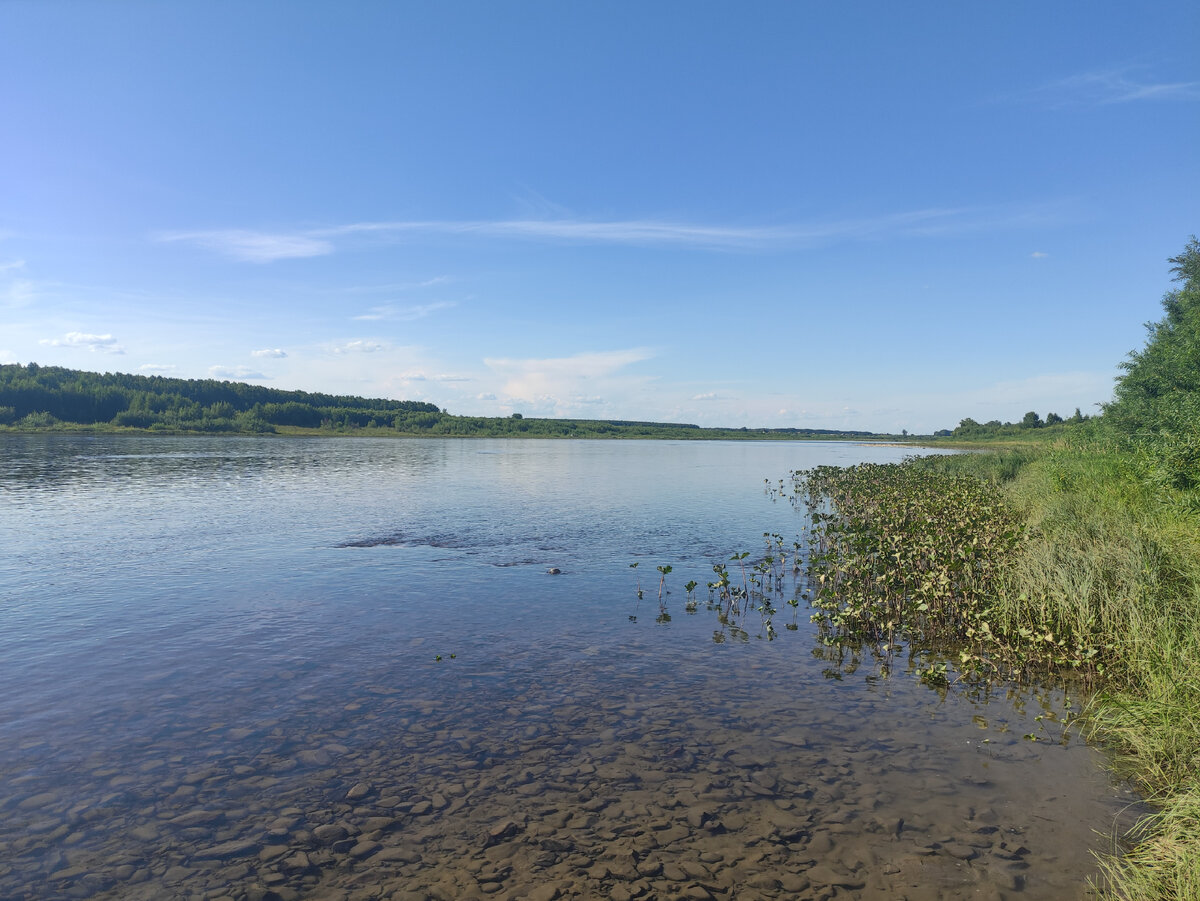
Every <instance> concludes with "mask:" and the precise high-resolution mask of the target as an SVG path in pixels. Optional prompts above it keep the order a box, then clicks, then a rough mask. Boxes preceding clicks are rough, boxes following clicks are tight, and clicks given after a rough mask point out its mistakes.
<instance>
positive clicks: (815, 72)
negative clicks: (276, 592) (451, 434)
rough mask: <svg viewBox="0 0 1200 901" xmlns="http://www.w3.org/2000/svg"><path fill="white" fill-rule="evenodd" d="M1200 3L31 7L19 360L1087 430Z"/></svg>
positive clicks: (1185, 113) (1188, 67)
mask: <svg viewBox="0 0 1200 901" xmlns="http://www.w3.org/2000/svg"><path fill="white" fill-rule="evenodd" d="M1198 38H1200V4H1196V3H1195V2H1194V0H1187V2H1164V3H1150V4H1138V5H1136V6H1135V5H1133V4H1128V3H1105V2H1100V3H1087V4H1084V3H1060V4H1046V3H1005V4H978V3H960V4H948V3H914V4H897V3H882V2H876V3H838V4H829V3H821V4H818V3H807V2H789V3H782V2H759V3H749V4H746V3H737V4H735V3H705V2H653V3H633V2H628V3H619V2H605V3H600V2H560V0H554V2H532V0H521V2H515V0H514V2H508V3H504V2H491V0H489V2H442V3H436V4H435V3H418V2H408V3H405V2H356V3H350V4H342V3H333V2H323V3H314V2H298V0H291V2H255V3H243V2H220V0H218V2H213V0H204V2H199V0H197V2H192V0H175V2H170V3H161V2H135V0H123V2H104V0H89V2H58V0H38V2H23V0H7V2H5V3H3V4H0V84H2V85H3V90H0V122H3V125H4V128H3V132H2V134H3V139H2V140H0V362H29V361H36V362H39V363H42V364H54V365H62V366H69V367H73V368H80V369H89V370H99V371H105V370H108V371H123V372H141V373H162V374H169V375H174V376H179V377H185V378H207V377H216V378H231V379H239V380H246V381H256V382H260V383H261V384H265V385H269V386H272V387H278V388H286V389H294V388H300V389H305V390H311V391H329V392H336V393H351V394H363V395H369V396H384V397H396V398H407V399H417V400H427V401H432V402H434V403H436V404H438V405H439V406H442V407H444V408H446V409H448V410H449V411H450V412H453V413H470V414H482V415H507V414H509V413H512V412H521V413H523V414H525V415H527V416H531V415H547V416H571V417H584V418H622V419H654V420H666V421H682V422H694V423H699V424H702V425H728V426H742V425H748V426H801V427H814V428H855V429H870V430H877V431H899V430H900V429H908V430H910V431H916V432H922V431H931V430H934V429H938V428H945V427H953V426H954V425H956V424H957V422H958V421H959V420H960V419H961V418H963V417H966V416H970V417H973V418H975V419H978V420H981V421H985V420H989V419H993V418H995V419H1002V420H1019V419H1020V418H1021V416H1022V415H1023V414H1024V413H1025V412H1026V411H1027V410H1031V409H1032V410H1036V411H1038V412H1039V413H1041V414H1042V415H1045V413H1046V412H1048V411H1051V410H1053V411H1055V412H1059V413H1061V414H1062V415H1069V414H1070V413H1071V412H1072V411H1073V410H1074V408H1075V407H1080V408H1082V409H1083V411H1084V412H1085V413H1086V412H1094V411H1095V406H1094V405H1095V404H1096V403H1097V402H1100V401H1104V400H1106V399H1108V397H1109V396H1110V392H1111V386H1112V379H1113V377H1114V375H1116V373H1117V364H1118V363H1119V362H1120V361H1121V359H1123V358H1124V356H1125V354H1126V353H1127V352H1128V351H1130V350H1131V349H1133V348H1135V347H1137V346H1139V345H1140V344H1141V343H1142V340H1143V336H1144V332H1143V329H1142V324H1143V323H1144V322H1146V321H1147V320H1150V319H1155V318H1157V317H1158V315H1159V313H1160V310H1159V306H1158V303H1159V299H1160V298H1161V296H1162V294H1163V292H1164V291H1165V290H1166V289H1167V288H1168V287H1169V286H1170V282H1169V273H1168V265H1167V263H1166V258H1167V257H1170V256H1174V255H1175V254H1177V253H1179V252H1180V250H1182V248H1183V246H1184V244H1185V243H1186V242H1187V240H1188V237H1189V236H1190V235H1192V234H1194V233H1197V232H1200V221H1198V220H1200V216H1198V215H1197V213H1198V211H1200V190H1198V189H1200V164H1198V162H1197V160H1200V151H1198V150H1197V148H1198V147H1200V56H1198V55H1197V54H1196V53H1195V46H1196V44H1197V39H1198Z"/></svg>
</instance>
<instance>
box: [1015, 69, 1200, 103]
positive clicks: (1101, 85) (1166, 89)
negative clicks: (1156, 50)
mask: <svg viewBox="0 0 1200 901" xmlns="http://www.w3.org/2000/svg"><path fill="white" fill-rule="evenodd" d="M1021 96H1022V97H1024V98H1026V99H1030V100H1034V101H1037V102H1040V103H1045V104H1047V105H1050V106H1055V107H1059V106H1068V105H1072V104H1083V105H1089V106H1105V105H1108V104H1114V103H1134V102H1137V101H1141V100H1182V101H1188V100H1193V101H1194V100H1200V81H1152V80H1149V79H1145V78H1140V77H1139V76H1138V75H1137V74H1136V73H1135V71H1134V70H1133V69H1132V68H1130V67H1124V68H1117V69H1106V70H1100V71H1095V72H1082V73H1080V74H1078V75H1072V76H1070V77H1068V78H1063V79H1060V80H1059V81H1053V82H1050V83H1049V84H1044V85H1041V86H1039V87H1036V88H1034V89H1033V90H1031V91H1028V92H1026V93H1025V94H1024V95H1021Z"/></svg>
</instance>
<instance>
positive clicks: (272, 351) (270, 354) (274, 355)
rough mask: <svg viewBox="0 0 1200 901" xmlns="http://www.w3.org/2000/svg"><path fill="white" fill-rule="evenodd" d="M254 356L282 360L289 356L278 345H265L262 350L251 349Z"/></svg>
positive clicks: (251, 354)
mask: <svg viewBox="0 0 1200 901" xmlns="http://www.w3.org/2000/svg"><path fill="white" fill-rule="evenodd" d="M250 356H252V357H262V358H265V359H272V360H282V359H283V358H284V357H286V356H287V353H285V352H284V351H282V350H280V349H279V348H278V347H265V348H263V349H262V350H252V351H250Z"/></svg>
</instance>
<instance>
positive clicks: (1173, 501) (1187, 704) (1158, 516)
mask: <svg viewBox="0 0 1200 901" xmlns="http://www.w3.org/2000/svg"><path fill="white" fill-rule="evenodd" d="M976 446H977V448H979V446H985V445H976ZM905 465H906V467H907V468H910V469H912V470H916V471H919V473H922V474H923V477H928V479H929V482H928V486H929V487H928V488H926V491H928V494H929V495H930V498H934V497H935V495H936V494H937V493H944V491H946V489H947V487H946V486H948V485H952V483H953V482H950V481H946V480H956V479H960V477H962V476H974V477H976V479H978V480H982V482H984V483H986V485H990V486H992V491H994V492H995V494H996V497H997V498H998V499H1000V500H1001V501H1002V503H1003V505H1004V507H1006V509H1007V510H1009V511H1012V512H1013V513H1014V515H1015V516H1016V517H1018V518H1019V521H1020V522H1021V523H1024V525H1025V529H1024V533H1022V537H1021V541H1020V542H1019V545H1018V546H1016V547H1015V548H1014V549H1013V551H1012V552H1010V553H1008V554H1007V555H1006V557H1004V558H1003V560H1002V565H998V566H992V565H991V564H989V566H991V569H988V570H985V569H984V567H983V566H976V570H974V571H976V572H978V573H984V575H986V576H988V578H986V579H983V578H979V579H977V581H976V582H974V583H973V584H970V585H967V584H966V581H965V579H962V578H960V579H959V581H958V583H955V584H959V585H965V587H966V593H965V594H962V599H959V600H956V602H955V605H954V606H953V607H952V611H953V615H954V617H955V618H956V619H958V620H959V623H960V624H964V623H965V624H966V626H964V627H971V629H973V630H974V632H973V636H977V635H978V630H979V627H980V626H979V623H980V621H985V623H986V625H988V632H989V633H990V635H989V643H988V644H986V647H984V645H978V656H979V659H980V660H983V661H991V662H992V663H1004V665H1008V671H1009V672H1010V673H1014V674H1016V675H1018V677H1019V675H1020V674H1021V672H1022V671H1024V672H1025V673H1028V674H1036V673H1037V672H1040V671H1048V669H1058V671H1062V669H1067V671H1073V672H1075V673H1079V674H1082V675H1084V677H1086V678H1087V679H1088V680H1090V681H1091V684H1092V685H1093V687H1094V692H1093V695H1092V699H1091V702H1090V704H1088V708H1087V710H1086V716H1085V721H1086V723H1087V727H1088V731H1090V735H1091V738H1092V739H1093V740H1096V741H1098V743H1100V744H1103V745H1104V746H1105V747H1106V749H1108V750H1110V752H1111V755H1112V759H1114V761H1115V765H1116V768H1117V770H1118V773H1120V774H1121V775H1122V776H1124V777H1128V779H1129V780H1130V781H1132V782H1133V783H1134V785H1136V787H1138V788H1139V789H1140V792H1141V793H1142V794H1144V797H1145V798H1146V799H1147V800H1150V803H1152V804H1153V805H1156V806H1157V809H1158V810H1157V813H1154V815H1153V816H1151V817H1148V818H1146V819H1145V821H1144V822H1142V823H1141V824H1140V825H1139V827H1138V829H1136V830H1135V831H1134V833H1133V835H1132V836H1130V840H1132V842H1133V843H1132V847H1129V848H1128V849H1127V853H1115V854H1114V855H1111V857H1109V858H1106V859H1105V860H1103V861H1102V869H1103V873H1104V876H1103V877H1102V883H1103V884H1102V885H1099V887H1098V889H1099V890H1100V893H1102V894H1103V896H1105V897H1110V899H1126V900H1129V901H1144V900H1145V901H1150V900H1151V899H1153V900H1160V901H1166V900H1168V899H1171V900H1175V899H1200V519H1198V515H1196V512H1195V511H1196V510H1198V509H1200V504H1198V500H1200V498H1198V497H1196V492H1195V489H1181V488H1177V487H1172V486H1170V485H1164V482H1163V480H1160V479H1156V477H1154V469H1153V467H1148V465H1147V463H1146V459H1145V458H1144V457H1142V456H1141V455H1140V453H1139V452H1138V449H1136V446H1134V445H1132V444H1129V443H1126V442H1120V440H1105V439H1104V436H1103V434H1102V433H1098V432H1094V431H1092V430H1088V428H1080V430H1075V431H1073V432H1069V433H1068V434H1067V436H1064V437H1061V438H1060V439H1058V440H1056V442H1054V443H1049V444H1040V443H1038V444H1034V443H1025V444H1021V445H1018V446H1013V448H1004V449H995V446H994V445H990V446H989V449H988V450H984V451H983V452H977V453H964V455H955V456H942V457H924V458H920V459H917V461H913V462H911V463H907V464H905ZM919 481H920V480H919V479H917V480H916V482H914V483H919ZM872 491H874V489H872ZM918 497H919V492H918ZM964 497H966V495H964ZM970 497H972V498H976V499H974V500H970V501H968V503H970V504H971V505H977V506H978V509H979V510H986V506H988V504H989V503H990V501H986V495H984V494H980V495H976V494H972V495H970ZM922 503H925V504H926V505H925V506H924V507H922V510H923V511H926V512H929V511H935V510H936V504H938V503H941V501H940V500H935V499H930V500H929V501H928V503H926V501H922ZM890 506H892V507H893V509H894V507H895V504H894V503H892V504H890ZM847 509H850V507H847ZM968 512H971V510H968ZM971 517H972V519H973V522H976V525H977V528H978V529H980V530H982V531H986V530H988V529H994V528H995V523H997V522H1004V521H1003V518H1000V519H997V518H996V517H994V516H992V515H991V513H985V515H979V516H977V515H976V513H974V512H971ZM888 522H889V523H890V521H888ZM887 528H894V525H892V524H889V525H887ZM937 528H938V529H942V528H944V525H938V527H937ZM947 534H948V535H950V536H952V537H953V541H955V542H959V543H961V542H962V541H964V537H962V533H961V531H950V533H947ZM992 537H995V536H992ZM935 543H936V542H935ZM979 546H980V547H983V546H985V542H983V543H980V545H979ZM863 547H864V546H863V545H859V546H858V548H859V551H862V549H863ZM996 547H1000V546H998V545H997V546H996ZM947 559H949V558H947ZM935 563H936V561H935ZM905 565H906V566H910V567H911V566H912V561H911V560H906V561H905ZM923 565H928V564H923ZM874 577H875V578H878V576H877V575H876V576H874ZM886 578H887V577H884V579H883V581H886ZM859 606H862V595H859ZM922 615H925V614H924V613H922ZM914 629H916V626H912V625H910V626H908V630H910V631H908V635H911V633H912V632H913V630H914ZM964 635H965V633H964ZM961 637H962V635H960V638H961ZM968 647H970V643H968ZM973 653H974V651H973ZM952 660H953V657H952ZM964 660H965V662H966V663H970V660H968V659H967V657H964ZM964 671H965V672H967V673H970V666H964ZM997 671H1000V672H1002V667H1000V666H992V668H991V669H990V671H989V669H988V667H979V668H978V672H983V673H986V672H997Z"/></svg>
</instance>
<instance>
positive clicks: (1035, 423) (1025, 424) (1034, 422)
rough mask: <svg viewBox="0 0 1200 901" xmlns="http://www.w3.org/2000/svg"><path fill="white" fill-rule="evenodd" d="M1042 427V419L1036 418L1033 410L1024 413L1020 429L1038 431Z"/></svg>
mask: <svg viewBox="0 0 1200 901" xmlns="http://www.w3.org/2000/svg"><path fill="white" fill-rule="evenodd" d="M1042 425H1043V423H1042V417H1040V416H1038V415H1037V413H1035V412H1034V411H1033V410H1030V411H1029V412H1028V413H1026V414H1025V416H1024V418H1023V419H1022V420H1021V428H1023V429H1040V428H1041V427H1042Z"/></svg>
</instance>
